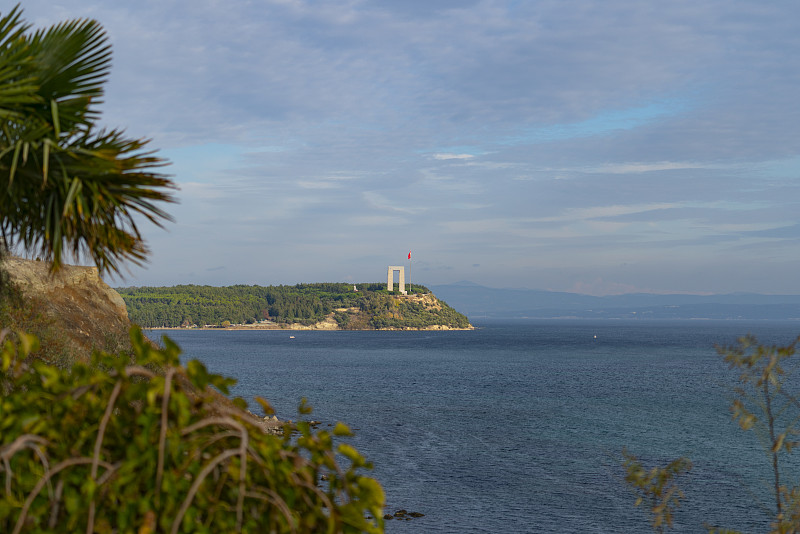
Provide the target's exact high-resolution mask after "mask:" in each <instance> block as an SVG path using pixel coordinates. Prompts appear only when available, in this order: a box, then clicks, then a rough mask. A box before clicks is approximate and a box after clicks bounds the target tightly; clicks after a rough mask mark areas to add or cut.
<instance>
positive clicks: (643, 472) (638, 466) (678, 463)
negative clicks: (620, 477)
mask: <svg viewBox="0 0 800 534" xmlns="http://www.w3.org/2000/svg"><path fill="white" fill-rule="evenodd" d="M622 455H623V457H624V462H623V466H624V467H625V482H626V483H627V484H628V487H629V488H631V489H632V490H633V491H634V493H636V495H637V498H636V504H635V506H639V505H641V504H646V505H647V506H648V507H649V511H650V514H651V518H650V523H651V525H652V527H653V530H654V531H656V532H660V533H663V532H666V529H667V528H669V527H672V514H673V512H674V510H675V509H676V508H678V507H679V506H680V501H681V499H683V498H684V495H683V492H682V491H681V489H680V488H679V487H678V484H677V480H676V479H677V478H678V477H679V476H681V475H683V474H686V473H688V472H689V471H690V470H691V469H692V462H691V461H689V460H688V459H687V458H678V459H677V460H673V461H672V462H670V463H669V464H668V465H667V466H666V467H653V468H651V469H650V470H648V469H646V468H645V467H644V466H643V465H642V463H641V462H640V461H639V460H638V458H636V457H635V456H634V455H632V454H630V453H629V452H628V451H624V450H623V451H622Z"/></svg>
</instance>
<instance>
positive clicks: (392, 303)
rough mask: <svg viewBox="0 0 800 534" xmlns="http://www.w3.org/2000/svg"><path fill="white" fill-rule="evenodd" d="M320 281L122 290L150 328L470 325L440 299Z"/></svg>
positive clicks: (132, 311)
mask: <svg viewBox="0 0 800 534" xmlns="http://www.w3.org/2000/svg"><path fill="white" fill-rule="evenodd" d="M357 287H358V291H357V292H356V291H353V286H352V284H339V283H319V284H297V285H294V286H283V285H281V286H267V287H264V286H246V285H236V286H229V287H212V286H195V285H180V286H174V287H128V288H118V289H117V291H118V292H119V294H120V295H122V298H123V299H124V300H125V304H126V305H127V307H128V316H129V317H130V318H131V320H132V321H134V322H136V323H138V324H140V325H142V326H144V327H146V328H158V327H179V326H187V325H191V324H197V325H198V326H204V325H221V324H222V323H223V322H224V321H230V322H231V323H233V324H245V323H253V322H257V321H262V320H267V319H268V320H271V321H274V322H276V323H284V324H285V323H302V324H313V323H315V322H317V321H321V320H322V319H324V318H325V317H326V316H327V315H329V314H331V313H334V315H333V318H334V320H335V321H336V322H337V324H339V326H340V328H352V329H379V328H424V327H426V326H431V325H446V326H449V327H451V328H467V327H468V326H469V320H468V319H467V318H466V317H465V316H464V315H462V314H460V313H458V312H457V311H455V310H454V309H453V308H451V307H450V306H448V305H447V304H445V303H444V302H441V301H439V305H438V306H437V307H431V306H426V305H424V304H423V303H422V302H418V301H414V300H413V298H412V297H399V296H392V295H390V294H389V293H388V292H387V291H386V285H385V284H383V285H381V284H357ZM415 288H416V289H417V290H418V294H428V293H430V291H429V290H428V289H427V288H425V287H424V286H415ZM342 308H357V309H358V310H360V311H361V312H363V314H365V315H366V316H367V319H366V320H358V318H354V317H351V315H350V314H348V313H346V312H341V311H338V312H337V311H335V310H337V309H342Z"/></svg>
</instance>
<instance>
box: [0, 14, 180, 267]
mask: <svg viewBox="0 0 800 534" xmlns="http://www.w3.org/2000/svg"><path fill="white" fill-rule="evenodd" d="M21 14H22V10H21V9H20V7H19V6H16V7H14V8H13V9H12V10H11V11H10V12H9V13H8V14H7V15H5V16H3V17H2V18H0V176H2V179H3V180H5V181H6V184H5V185H6V187H5V193H3V194H0V231H2V237H3V239H4V241H5V243H6V244H7V245H14V244H17V243H18V244H20V245H21V246H22V247H23V248H24V249H25V250H26V251H28V252H32V253H35V254H38V255H39V256H42V257H43V258H44V259H46V260H49V261H51V262H52V267H53V269H54V270H55V269H58V267H59V266H60V265H61V264H62V262H63V259H64V255H65V253H71V254H72V255H74V256H87V257H89V258H90V259H91V260H92V261H94V263H95V264H96V265H97V267H98V268H99V269H100V271H101V272H103V271H112V272H119V269H120V266H121V262H122V261H124V260H128V261H132V262H133V263H136V264H140V263H142V262H143V261H144V260H145V258H146V255H147V252H148V251H147V248H146V247H145V245H144V243H143V242H142V237H141V234H140V232H139V229H138V227H137V224H136V219H135V217H136V216H137V215H138V216H143V217H144V218H145V219H146V220H149V221H151V222H153V223H155V224H157V225H160V224H161V223H162V222H163V221H164V220H169V219H170V217H169V215H168V214H167V213H166V212H164V211H163V210H162V209H161V208H160V207H159V206H158V202H159V201H161V202H172V201H173V198H172V196H171V195H170V193H169V190H170V189H171V188H173V187H174V185H173V183H172V182H171V181H170V180H169V179H168V178H167V177H166V176H165V175H164V174H161V173H160V172H158V170H159V169H160V168H161V167H163V166H164V165H165V164H166V161H165V160H163V159H161V158H159V157H157V156H156V155H155V154H154V152H153V151H148V150H146V145H147V143H148V141H147V140H145V139H133V138H129V137H126V136H125V134H124V132H123V131H121V130H117V129H113V130H104V129H98V128H97V127H96V122H97V120H98V119H99V117H100V113H99V111H98V105H99V104H101V103H102V102H101V98H102V96H103V85H104V83H105V82H106V79H107V77H108V72H109V69H110V66H111V63H110V62H111V46H110V44H109V43H108V39H107V37H106V34H105V32H104V31H103V29H102V27H101V26H100V25H99V24H98V23H97V22H95V21H92V20H74V21H68V22H64V23H60V24H57V25H55V26H52V27H50V28H47V29H45V30H38V31H33V32H32V31H30V25H28V24H26V23H24V22H23V20H22V18H21Z"/></svg>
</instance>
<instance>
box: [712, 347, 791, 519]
mask: <svg viewBox="0 0 800 534" xmlns="http://www.w3.org/2000/svg"><path fill="white" fill-rule="evenodd" d="M798 341H800V338H798V339H796V340H795V341H794V342H793V343H791V344H790V345H787V346H784V347H777V346H766V345H761V344H759V343H758V340H757V339H756V338H755V337H754V336H745V337H742V338H740V339H739V341H738V343H737V344H736V345H734V346H731V347H717V351H718V352H719V354H720V355H721V356H722V357H723V359H724V361H725V362H726V363H727V364H728V365H729V366H730V368H731V369H735V370H737V371H739V372H740V374H739V377H738V378H739V380H738V381H739V385H738V386H737V387H736V388H734V390H733V391H734V399H733V401H732V403H731V414H732V417H733V419H734V420H735V421H736V422H737V423H738V424H739V427H740V428H742V430H745V431H751V430H752V431H753V432H754V433H755V435H756V436H757V438H758V440H759V442H760V443H761V446H762V448H763V450H764V453H765V455H766V456H767V458H768V459H769V462H770V466H771V468H772V469H771V471H772V480H771V484H770V487H771V490H772V491H771V493H772V497H773V499H774V503H773V510H774V516H773V528H774V530H773V531H774V532H796V531H798V530H800V488H798V487H797V486H794V487H789V486H787V485H786V484H785V483H784V480H783V478H784V477H783V476H782V472H781V458H782V456H783V455H786V454H791V453H792V450H793V449H794V448H795V447H797V446H798V445H800V442H798V441H797V435H798V433H800V429H798V421H800V401H798V397H797V395H796V394H795V393H793V392H791V391H790V390H789V389H788V387H787V386H788V383H787V378H788V377H789V376H791V375H792V374H793V371H795V370H796V369H797V363H796V362H794V361H792V360H791V357H792V356H794V355H795V353H796V346H797V343H798Z"/></svg>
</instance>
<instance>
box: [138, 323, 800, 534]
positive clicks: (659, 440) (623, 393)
mask: <svg viewBox="0 0 800 534" xmlns="http://www.w3.org/2000/svg"><path fill="white" fill-rule="evenodd" d="M473 324H475V326H476V329H475V330H472V331H435V332H431V331H359V332H351V331H333V332H331V331H280V330H279V331H275V330H272V331H263V330H262V331H232V330H214V331H210V330H169V331H159V330H152V331H149V332H148V335H150V336H151V337H152V338H153V339H156V340H158V339H160V338H161V336H162V335H167V336H169V337H170V338H172V339H173V340H174V341H176V342H177V343H178V344H179V345H180V346H181V347H182V349H183V355H182V358H183V359H184V361H188V360H189V359H198V360H200V361H201V362H203V363H204V364H205V365H206V366H207V367H208V368H209V370H210V371H212V372H215V373H219V374H223V375H226V376H231V377H234V378H236V379H237V380H238V383H237V385H236V386H235V387H234V388H233V392H232V393H233V394H234V395H236V396H241V397H243V398H245V399H246V400H248V402H249V403H250V406H251V409H252V410H253V411H254V412H257V408H258V405H257V404H256V403H255V402H252V398H253V397H254V396H262V397H264V398H266V399H268V400H269V401H270V403H271V404H272V405H273V407H274V408H275V410H276V411H277V414H278V416H279V417H280V418H281V419H293V420H298V419H300V418H302V417H300V416H298V414H297V407H298V405H299V404H300V401H301V398H303V397H305V398H307V399H308V402H309V403H310V404H311V405H312V406H313V408H314V412H313V413H312V414H311V415H310V416H305V418H306V419H313V420H317V421H321V422H322V428H327V425H328V424H335V423H336V422H337V421H342V422H344V423H346V424H347V425H349V426H350V427H351V428H352V429H354V430H355V433H356V436H355V437H354V438H349V442H350V443H351V444H352V445H353V446H355V447H356V448H357V449H358V450H359V451H360V452H361V453H362V454H364V455H365V456H366V457H367V459H368V460H369V461H370V462H372V463H373V464H374V469H373V470H372V471H369V472H366V473H365V474H368V475H369V476H372V477H374V478H376V479H377V480H378V481H380V483H381V484H382V486H383V488H384V491H385V493H386V512H387V513H389V514H394V512H395V511H398V510H406V511H408V512H417V513H420V514H424V515H423V516H422V517H419V518H416V519H412V520H396V519H391V520H387V521H386V525H385V529H386V532H387V533H429V532H447V533H451V532H452V533H484V532H489V533H495V532H497V533H534V532H537V533H538V532H581V533H584V532H613V533H619V532H631V533H638V532H648V531H650V524H649V516H648V514H647V512H646V510H644V509H643V508H644V507H636V506H635V501H636V495H635V494H634V493H632V491H631V490H630V489H628V488H627V487H626V485H625V483H624V470H623V468H622V467H621V462H622V451H623V450H627V451H629V452H630V453H632V454H634V455H636V456H637V457H639V458H640V459H641V461H642V462H643V463H644V464H645V465H647V466H651V465H665V464H666V463H668V462H670V461H671V460H674V459H676V458H679V457H688V458H690V459H691V461H692V463H693V468H692V470H691V472H690V473H689V474H687V475H686V476H684V477H682V478H680V479H679V486H680V488H681V490H682V491H683V493H684V499H683V500H682V501H681V505H680V507H679V508H678V509H677V510H676V512H675V514H674V524H673V530H672V531H674V532H707V527H708V526H718V527H726V528H730V529H736V530H739V531H742V532H764V531H767V530H768V528H769V522H770V515H769V513H770V503H771V500H770V499H771V497H770V493H769V485H770V484H771V482H770V480H771V479H770V473H771V470H770V469H771V467H770V464H769V459H768V457H767V455H766V454H765V452H764V449H763V448H762V446H761V444H760V442H759V440H758V435H757V434H756V433H755V432H754V431H747V432H746V431H743V430H741V429H740V428H739V427H738V425H737V424H736V423H735V422H734V421H732V419H731V413H730V410H729V406H730V402H731V399H732V391H733V389H732V388H733V387H734V386H735V385H736V376H737V373H736V372H735V371H732V370H730V369H728V367H727V365H726V364H725V363H724V362H723V361H722V358H721V357H720V356H719V355H718V354H717V351H716V350H715V346H717V345H731V344H733V343H735V342H736V340H737V338H739V337H740V336H743V335H745V334H748V333H750V334H754V335H756V336H757V337H758V339H759V341H761V342H763V343H765V344H789V343H791V342H792V341H793V340H794V339H795V338H796V337H797V335H798V334H800V322H797V321H794V322H789V321H787V322H742V321H699V320H697V321H689V320H686V321H644V320H640V321H635V320H629V321H623V320H620V321H611V320H606V321H589V320H566V319H565V320H490V319H482V320H473ZM792 380H793V377H791V376H790V377H789V381H790V382H791V381H792ZM794 456H797V455H794ZM791 460H792V458H791V457H790V458H789V460H787V461H784V463H783V464H782V465H781V468H782V470H783V471H784V472H785V474H786V475H785V476H786V477H787V479H786V480H787V483H790V484H797V483H798V482H800V481H798V478H800V465H798V464H797V462H796V461H795V462H794V463H792V461H791Z"/></svg>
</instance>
